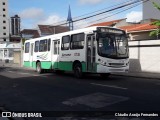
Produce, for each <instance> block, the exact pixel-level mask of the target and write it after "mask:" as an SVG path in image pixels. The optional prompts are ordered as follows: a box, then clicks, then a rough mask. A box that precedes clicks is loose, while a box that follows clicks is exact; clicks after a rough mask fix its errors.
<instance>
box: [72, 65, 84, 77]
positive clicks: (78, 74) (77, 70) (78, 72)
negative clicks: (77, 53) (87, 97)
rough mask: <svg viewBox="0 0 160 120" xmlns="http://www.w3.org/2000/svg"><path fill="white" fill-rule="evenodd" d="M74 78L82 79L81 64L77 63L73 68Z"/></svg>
mask: <svg viewBox="0 0 160 120" xmlns="http://www.w3.org/2000/svg"><path fill="white" fill-rule="evenodd" d="M74 76H75V77H76V78H82V77H83V73H82V67H81V64H79V63H77V64H75V66H74Z"/></svg>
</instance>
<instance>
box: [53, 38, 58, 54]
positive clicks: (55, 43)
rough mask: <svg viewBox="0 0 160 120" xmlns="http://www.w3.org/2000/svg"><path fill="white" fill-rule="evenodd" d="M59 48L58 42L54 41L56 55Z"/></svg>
mask: <svg viewBox="0 0 160 120" xmlns="http://www.w3.org/2000/svg"><path fill="white" fill-rule="evenodd" d="M57 47H58V45H57V41H54V55H57V53H58V52H57Z"/></svg>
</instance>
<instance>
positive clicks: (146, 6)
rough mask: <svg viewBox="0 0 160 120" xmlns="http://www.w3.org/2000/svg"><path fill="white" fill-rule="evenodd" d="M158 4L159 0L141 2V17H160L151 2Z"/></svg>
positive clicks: (159, 13)
mask: <svg viewBox="0 0 160 120" xmlns="http://www.w3.org/2000/svg"><path fill="white" fill-rule="evenodd" d="M152 2H155V3H157V4H160V0H149V1H147V2H144V3H143V19H150V18H153V19H160V12H159V10H158V9H157V8H155V7H154V5H153V3H152Z"/></svg>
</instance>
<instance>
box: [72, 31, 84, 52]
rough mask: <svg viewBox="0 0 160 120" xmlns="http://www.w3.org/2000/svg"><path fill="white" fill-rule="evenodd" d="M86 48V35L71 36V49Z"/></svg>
mask: <svg viewBox="0 0 160 120" xmlns="http://www.w3.org/2000/svg"><path fill="white" fill-rule="evenodd" d="M83 48H84V33H79V34H75V35H72V36H71V49H83Z"/></svg>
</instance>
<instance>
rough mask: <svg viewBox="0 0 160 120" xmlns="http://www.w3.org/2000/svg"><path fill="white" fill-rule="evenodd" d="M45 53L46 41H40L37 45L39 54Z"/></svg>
mask: <svg viewBox="0 0 160 120" xmlns="http://www.w3.org/2000/svg"><path fill="white" fill-rule="evenodd" d="M45 51H47V40H41V41H40V44H39V52H45Z"/></svg>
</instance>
